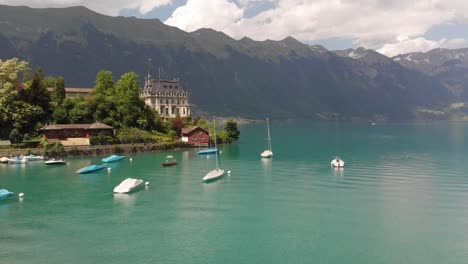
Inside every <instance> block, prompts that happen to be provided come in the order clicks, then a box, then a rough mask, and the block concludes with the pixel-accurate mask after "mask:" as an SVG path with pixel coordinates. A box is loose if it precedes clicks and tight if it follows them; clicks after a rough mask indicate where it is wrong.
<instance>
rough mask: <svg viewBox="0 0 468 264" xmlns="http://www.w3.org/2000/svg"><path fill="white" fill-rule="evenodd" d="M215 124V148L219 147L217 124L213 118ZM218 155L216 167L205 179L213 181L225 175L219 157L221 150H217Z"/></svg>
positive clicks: (216, 155)
mask: <svg viewBox="0 0 468 264" xmlns="http://www.w3.org/2000/svg"><path fill="white" fill-rule="evenodd" d="M213 126H214V142H215V149H218V146H217V143H216V125H215V120H214V118H213ZM215 157H216V169H214V170H212V171H210V172H208V173H207V174H206V175H205V177H203V181H205V182H207V181H213V180H216V179H219V178H221V177H222V176H223V175H224V170H223V169H221V168H220V167H221V161H220V158H219V151H216V153H215Z"/></svg>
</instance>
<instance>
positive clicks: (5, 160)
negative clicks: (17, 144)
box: [0, 157, 9, 163]
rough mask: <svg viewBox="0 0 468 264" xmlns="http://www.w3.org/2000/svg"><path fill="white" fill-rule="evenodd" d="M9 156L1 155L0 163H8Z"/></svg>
mask: <svg viewBox="0 0 468 264" xmlns="http://www.w3.org/2000/svg"><path fill="white" fill-rule="evenodd" d="M8 160H9V158H7V157H1V158H0V163H8Z"/></svg>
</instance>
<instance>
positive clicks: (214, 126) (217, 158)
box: [213, 117, 219, 170]
mask: <svg viewBox="0 0 468 264" xmlns="http://www.w3.org/2000/svg"><path fill="white" fill-rule="evenodd" d="M213 130H214V131H213V135H214V143H215V149H216V155H215V157H216V169H217V170H218V169H219V157H218V153H219V152H218V144H217V143H216V141H217V140H216V121H215V119H214V117H213Z"/></svg>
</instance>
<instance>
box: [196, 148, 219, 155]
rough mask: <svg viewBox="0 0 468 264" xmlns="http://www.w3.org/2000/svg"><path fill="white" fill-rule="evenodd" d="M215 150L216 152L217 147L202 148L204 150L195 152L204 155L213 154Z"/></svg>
mask: <svg viewBox="0 0 468 264" xmlns="http://www.w3.org/2000/svg"><path fill="white" fill-rule="evenodd" d="M216 152H218V148H209V149H204V150H200V151H198V152H197V153H198V154H200V155H205V154H214V153H216Z"/></svg>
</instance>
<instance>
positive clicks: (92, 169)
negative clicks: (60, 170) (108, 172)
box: [76, 165, 106, 174]
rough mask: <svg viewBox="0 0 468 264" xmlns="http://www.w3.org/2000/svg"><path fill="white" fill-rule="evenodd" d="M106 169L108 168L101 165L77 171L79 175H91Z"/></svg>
mask: <svg viewBox="0 0 468 264" xmlns="http://www.w3.org/2000/svg"><path fill="white" fill-rule="evenodd" d="M104 168H106V167H105V166H101V165H90V166H86V167H83V168H81V169H79V170H77V171H76V173H78V174H85V173H91V172H95V171H100V170H102V169H104Z"/></svg>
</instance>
